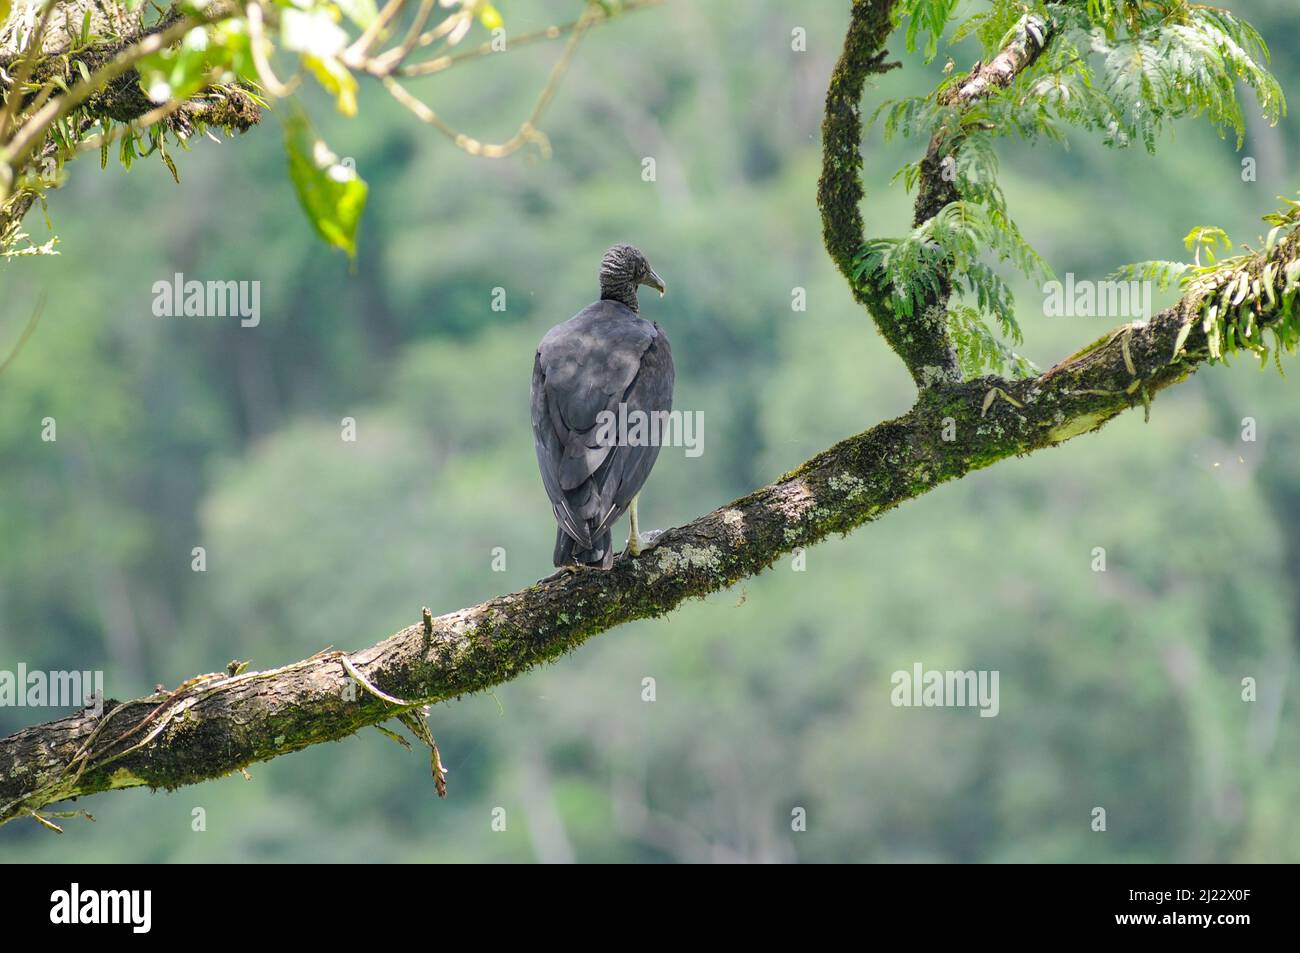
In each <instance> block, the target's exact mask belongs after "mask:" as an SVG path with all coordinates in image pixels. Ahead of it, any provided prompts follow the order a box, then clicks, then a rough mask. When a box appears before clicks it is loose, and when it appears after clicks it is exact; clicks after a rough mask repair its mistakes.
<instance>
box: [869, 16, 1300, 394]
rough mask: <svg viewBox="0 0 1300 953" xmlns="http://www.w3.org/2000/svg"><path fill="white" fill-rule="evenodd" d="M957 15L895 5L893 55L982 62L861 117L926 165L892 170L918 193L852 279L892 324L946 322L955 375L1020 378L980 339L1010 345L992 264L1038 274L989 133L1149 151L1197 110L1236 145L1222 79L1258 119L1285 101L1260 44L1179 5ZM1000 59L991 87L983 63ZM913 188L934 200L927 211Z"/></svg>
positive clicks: (1236, 123) (1238, 25)
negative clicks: (961, 54)
mask: <svg viewBox="0 0 1300 953" xmlns="http://www.w3.org/2000/svg"><path fill="white" fill-rule="evenodd" d="M957 7H958V4H957V3H955V2H953V0H901V2H900V3H899V4H898V6H897V8H896V12H897V14H898V15H899V16H900V17H902V18H908V19H909V23H908V28H907V32H906V36H907V45H908V48H909V49H911V50H915V49H916V48H917V47H918V44H919V40H920V37H921V36H922V35H923V34H924V35H925V36H926V38H927V39H926V42H925V46H924V56H925V58H926V59H927V61H928V60H931V59H933V58H934V57H935V56H936V55H937V52H938V48H939V42H940V39H941V38H942V36H943V35H944V33H945V32H948V31H949V30H950V31H951V32H950V42H951V43H953V44H959V43H961V42H963V41H965V40H967V39H971V38H973V39H975V40H977V41H978V43H979V44H980V46H981V47H982V50H983V54H984V57H985V59H984V60H983V61H982V62H981V63H979V64H977V65H976V67H975V69H974V70H972V72H971V73H969V74H964V75H949V77H948V78H946V79H945V80H944V81H943V82H941V83H940V84H939V85H938V87H937V88H936V89H935V90H933V91H932V92H931V93H930V94H929V95H928V96H923V97H913V98H908V99H902V100H896V101H890V102H886V103H884V104H882V105H881V106H880V107H879V108H878V109H877V110H876V112H875V114H874V115H873V116H872V120H871V121H872V123H873V124H874V123H876V122H880V123H881V124H882V127H883V133H884V136H885V138H886V140H887V141H888V140H889V139H892V138H893V137H895V136H898V135H902V136H906V137H913V136H925V137H929V138H930V140H931V144H930V148H929V150H928V152H927V154H926V157H925V158H924V159H922V160H919V161H917V162H914V163H909V164H908V165H905V166H904V167H903V168H902V169H900V170H899V172H898V174H897V175H896V176H895V180H898V179H901V180H902V181H903V183H904V186H905V187H906V188H907V189H909V190H911V189H913V188H916V187H917V186H918V184H919V185H920V186H921V189H922V192H921V196H920V198H919V199H918V207H919V208H921V209H924V214H919V216H918V218H919V221H918V224H917V226H916V228H914V229H913V231H912V233H911V234H910V235H909V236H907V237H906V238H902V239H875V240H873V241H870V242H868V243H866V245H864V247H863V248H862V249H861V251H860V252H859V254H858V256H857V259H856V262H857V266H858V268H857V271H856V274H855V279H856V280H859V281H863V282H869V283H871V284H872V285H873V286H874V287H877V288H884V289H888V293H889V294H890V300H891V302H892V304H893V306H894V307H895V308H896V310H897V313H898V314H899V315H900V316H902V317H903V318H905V319H912V318H915V317H918V316H919V317H920V318H923V319H925V320H927V321H929V322H930V323H932V324H933V323H934V322H936V321H943V322H946V324H947V325H948V327H949V330H950V333H951V334H952V336H953V338H954V342H955V343H956V345H957V347H958V351H959V357H960V358H961V362H962V365H963V370H964V371H965V372H966V373H968V374H969V373H970V372H971V371H973V370H975V369H987V370H992V371H995V372H998V373H1002V372H1004V371H1005V370H1007V369H1011V370H1022V371H1023V369H1024V365H1023V364H1020V363H1019V361H1017V360H1015V359H1013V358H1012V357H1011V354H1012V352H1010V350H1009V349H1007V348H1005V347H1002V346H998V347H991V346H989V341H990V339H991V338H992V332H991V331H989V330H988V325H987V323H986V322H987V321H990V320H991V321H992V322H993V323H994V324H995V325H996V326H997V327H998V329H999V331H1000V332H1001V334H1002V336H1003V337H1005V338H1007V339H1009V340H1010V341H1011V342H1012V343H1015V344H1019V343H1020V342H1021V335H1020V331H1019V328H1018V326H1017V323H1016V320H1015V315H1014V304H1013V302H1012V298H1011V294H1010V291H1009V290H1008V289H1007V287H1006V285H1005V283H1004V281H1003V279H1002V278H1001V277H1000V276H999V275H998V273H997V272H996V271H994V269H993V266H994V265H999V264H1010V265H1012V266H1014V267H1015V268H1017V269H1018V270H1020V271H1021V272H1023V273H1024V274H1025V275H1026V276H1028V277H1030V278H1032V279H1039V278H1042V277H1045V276H1050V271H1049V270H1048V269H1047V267H1046V265H1045V264H1044V263H1043V262H1042V260H1041V259H1040V258H1039V256H1038V255H1037V253H1036V252H1035V251H1034V249H1033V248H1032V246H1030V245H1029V244H1028V242H1026V241H1025V239H1024V238H1023V236H1022V235H1021V234H1020V231H1019V229H1017V228H1016V226H1015V223H1014V221H1013V220H1012V218H1011V217H1010V215H1009V214H1008V212H1007V208H1006V202H1005V198H1004V196H1003V194H1002V190H1001V188H1000V187H999V185H998V181H997V175H998V167H997V158H996V154H995V152H994V142H995V140H996V139H997V138H999V137H1003V136H1012V135H1014V136H1017V137H1019V138H1021V139H1023V140H1025V141H1031V142H1032V141H1034V140H1036V139H1038V138H1039V137H1047V138H1049V139H1051V140H1054V141H1058V142H1064V140H1065V132H1064V130H1065V128H1066V127H1068V126H1074V127H1077V128H1080V129H1083V130H1086V131H1090V132H1094V133H1100V135H1101V137H1102V140H1103V142H1105V144H1107V145H1109V146H1112V147H1120V148H1122V147H1126V146H1128V145H1130V144H1131V143H1134V142H1141V143H1143V145H1144V146H1145V147H1146V148H1147V149H1148V150H1152V151H1154V149H1155V146H1156V141H1157V138H1158V136H1159V134H1160V132H1161V131H1162V130H1163V129H1164V127H1165V126H1166V125H1167V124H1168V123H1169V122H1171V121H1173V120H1176V119H1181V118H1187V117H1204V118H1207V119H1209V120H1210V121H1211V122H1212V123H1213V124H1214V125H1215V126H1216V127H1218V129H1219V131H1220V134H1221V135H1224V136H1226V135H1227V134H1228V133H1229V132H1232V133H1234V134H1235V136H1236V140H1237V145H1238V147H1240V145H1241V144H1242V142H1243V137H1244V135H1245V119H1244V114H1243V111H1242V105H1241V102H1240V101H1239V98H1238V96H1237V85H1238V83H1240V84H1242V85H1244V86H1246V87H1249V88H1250V89H1251V90H1253V91H1254V93H1255V96H1256V98H1257V100H1258V102H1259V106H1260V108H1261V110H1262V112H1263V115H1264V117H1265V118H1266V119H1267V120H1268V121H1269V122H1270V123H1276V122H1277V121H1278V119H1279V118H1280V117H1281V116H1282V115H1283V114H1284V113H1285V110H1286V99H1285V97H1284V95H1283V93H1282V90H1281V88H1280V86H1279V85H1278V83H1277V80H1276V79H1275V78H1274V77H1273V76H1272V75H1271V74H1270V73H1269V71H1268V60H1269V54H1268V48H1267V45H1266V44H1265V42H1264V40H1263V38H1262V37H1261V36H1260V35H1259V33H1258V32H1257V31H1256V30H1255V29H1254V28H1253V27H1252V26H1251V25H1250V24H1248V23H1246V22H1245V21H1244V20H1242V19H1240V18H1239V17H1237V16H1236V15H1235V14H1233V13H1231V12H1230V11H1227V10H1223V9H1220V8H1216V7H1211V6H1205V5H1202V4H1194V3H1190V2H1187V0H1140V2H1139V0H1068V2H1064V0H1057V2H1050V0H993V2H992V4H991V8H990V9H987V10H984V11H981V12H977V13H974V14H973V15H971V16H969V17H967V18H965V19H964V20H961V21H960V22H953V18H954V15H955V13H956V11H957ZM1000 60H1001V61H1003V68H1002V69H1001V71H999V72H997V73H996V76H995V77H994V78H995V79H996V81H992V82H991V81H989V77H988V73H989V68H990V66H992V65H995V64H998V63H999V61H1000ZM951 66H952V64H951V63H950V64H949V70H948V72H949V73H950V74H951V72H952V70H951ZM926 189H929V190H931V192H932V193H933V194H932V196H930V198H931V199H933V197H935V196H937V197H939V198H940V199H942V201H939V202H933V201H931V202H930V203H928V204H927V202H926V199H927V195H926ZM930 205H932V206H933V207H929V206H930ZM945 283H947V284H948V285H950V286H951V287H952V289H953V290H954V291H958V292H961V293H964V294H965V295H967V296H968V297H969V298H970V299H971V303H970V304H969V305H962V304H960V303H959V305H958V306H956V307H953V308H948V307H946V300H945V299H944V298H943V296H942V294H938V295H936V292H941V291H942V290H943V288H942V286H943V285H944V284H945ZM936 301H937V302H938V303H940V304H943V305H944V308H943V311H942V313H940V314H928V315H926V314H919V315H918V313H919V312H920V310H921V306H922V304H923V303H926V302H936ZM1247 340H1249V339H1247Z"/></svg>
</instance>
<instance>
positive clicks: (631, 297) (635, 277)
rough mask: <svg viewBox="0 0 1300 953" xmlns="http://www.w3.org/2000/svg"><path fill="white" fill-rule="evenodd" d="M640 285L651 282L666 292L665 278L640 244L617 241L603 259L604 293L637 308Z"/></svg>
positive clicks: (656, 287)
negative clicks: (652, 265) (647, 259)
mask: <svg viewBox="0 0 1300 953" xmlns="http://www.w3.org/2000/svg"><path fill="white" fill-rule="evenodd" d="M638 285H649V286H650V287H651V288H654V289H655V290H656V291H658V292H659V297H661V298H662V297H663V295H664V290H665V288H664V280H663V279H662V278H660V277H659V276H658V275H656V274H655V270H654V269H653V268H651V267H650V262H648V261H646V258H645V255H643V254H641V250H640V249H639V248H635V247H633V246H632V245H615V246H614V247H613V248H611V249H610V250H609V251H607V252H605V257H604V258H602V259H601V260H600V296H601V297H602V298H612V299H613V300H615V301H622V302H623V303H624V304H627V305H628V306H629V307H631V308H632V309H633V310H635V309H636V289H637V286H638Z"/></svg>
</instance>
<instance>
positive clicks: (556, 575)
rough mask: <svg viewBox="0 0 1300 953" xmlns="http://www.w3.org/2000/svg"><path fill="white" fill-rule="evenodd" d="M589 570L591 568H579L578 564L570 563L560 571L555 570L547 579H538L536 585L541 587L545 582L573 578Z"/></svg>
mask: <svg viewBox="0 0 1300 953" xmlns="http://www.w3.org/2000/svg"><path fill="white" fill-rule="evenodd" d="M587 568H589V567H587V566H579V565H578V564H577V563H568V564H566V565H564V566H561V567H560V568H559V569H557V570H555V572H553V573H551V574H550V575H549V576H547V577H546V578H544V579H538V580H537V582H536V585H539V586H540V585H541V584H542V583H544V582H554V581H555V580H557V579H562V578H564V577H565V576H572V575H573V574H574V573H579V572H582V571H584V570H585V569H587Z"/></svg>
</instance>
